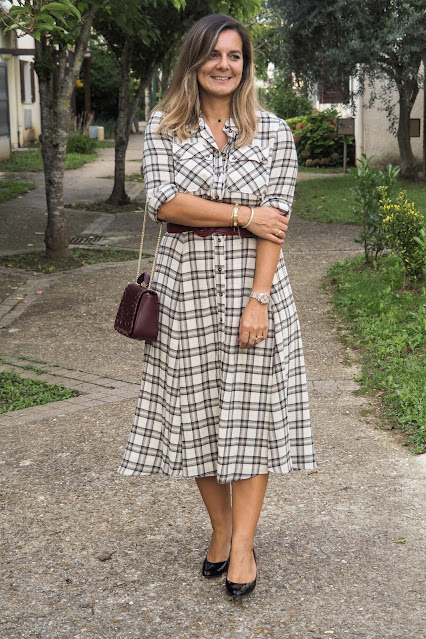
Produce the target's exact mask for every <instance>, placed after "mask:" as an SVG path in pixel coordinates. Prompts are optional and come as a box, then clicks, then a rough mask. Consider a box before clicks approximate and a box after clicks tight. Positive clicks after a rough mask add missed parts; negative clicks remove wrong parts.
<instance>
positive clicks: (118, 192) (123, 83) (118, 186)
mask: <svg viewBox="0 0 426 639" xmlns="http://www.w3.org/2000/svg"><path fill="white" fill-rule="evenodd" d="M130 45H131V42H130V38H126V42H125V44H124V47H123V50H122V54H121V60H120V91H119V100H118V117H117V126H116V130H115V167H114V186H113V189H112V193H111V195H110V196H109V198H108V199H107V203H108V204H112V205H114V206H123V205H124V204H130V198H129V196H128V195H127V193H126V153H127V147H128V145H129V137H130V130H131V126H132V122H133V119H134V117H135V115H136V112H137V110H138V108H139V104H140V101H141V97H142V94H143V92H144V90H145V85H146V82H147V78H148V77H149V76H150V75H151V73H152V69H148V70H147V73H146V75H145V74H144V77H143V78H141V79H140V82H139V87H138V89H137V91H136V95H135V97H134V100H133V102H132V103H130V101H129V82H128V77H129V66H130V55H129V54H130Z"/></svg>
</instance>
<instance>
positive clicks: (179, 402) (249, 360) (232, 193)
mask: <svg viewBox="0 0 426 639" xmlns="http://www.w3.org/2000/svg"><path fill="white" fill-rule="evenodd" d="M143 169H144V175H145V183H146V197H147V203H148V212H149V214H150V216H151V217H152V219H154V220H156V221H157V220H160V221H163V222H166V223H167V233H166V234H165V236H164V237H163V239H162V243H161V247H160V251H159V254H158V260H157V267H156V272H155V278H154V279H155V281H154V282H153V288H154V289H155V290H156V291H157V292H158V294H159V299H160V304H161V307H160V313H161V315H160V331H159V336H158V340H157V341H156V342H152V343H147V344H146V345H145V356H144V369H143V377H142V387H141V393H140V396H139V400H138V403H137V407H136V414H135V420H134V425H133V429H132V432H131V434H130V439H129V442H128V445H127V449H126V453H125V455H124V459H123V462H122V464H121V466H120V469H119V473H121V474H123V475H140V474H147V473H156V472H160V471H161V472H164V473H166V474H168V475H170V476H176V475H183V476H184V477H193V478H195V480H196V482H197V485H198V488H199V490H200V493H201V496H202V498H203V500H204V503H205V505H206V507H207V510H208V514H209V516H210V520H211V524H212V528H213V534H212V538H211V542H210V547H209V550H208V553H207V556H206V559H205V560H204V564H203V570H202V572H203V575H204V576H205V577H215V576H218V575H220V574H222V573H225V572H226V571H227V580H226V590H227V592H228V593H229V594H230V595H233V596H235V597H241V596H244V595H246V594H248V593H249V592H251V591H252V590H253V589H254V587H255V584H256V572H257V567H256V558H255V555H254V550H253V546H254V535H255V531H256V526H257V522H258V519H259V515H260V511H261V507H262V503H263V498H264V495H265V490H266V486H267V482H268V473H269V471H273V472H276V473H288V472H289V471H291V470H292V469H294V468H304V469H310V468H314V467H315V460H314V452H313V445H312V437H311V426H310V418H309V406H308V397H307V391H306V379H305V372H304V360H303V352H302V344H301V339H300V328H299V323H298V319H297V314H296V308H295V304H294V300H293V297H292V292H291V289H290V285H289V282H288V278H287V272H286V268H285V264H284V260H283V256H282V254H281V247H282V244H283V241H284V237H285V233H286V231H287V227H288V218H289V214H290V207H291V204H292V200H293V192H294V184H295V180H296V173H297V157H296V153H295V149H294V143H293V139H292V136H291V132H290V130H289V128H288V126H287V125H286V124H285V122H284V121H283V120H280V119H278V118H277V117H275V116H274V115H272V114H270V113H267V112H265V111H261V110H259V109H258V108H257V103H256V98H255V89H254V72H253V53H252V46H251V42H250V38H249V35H248V33H247V31H246V30H245V29H244V27H243V26H242V25H241V24H240V23H239V22H237V21H236V20H234V19H233V18H231V17H229V16H226V15H222V14H215V15H209V16H207V17H205V18H203V19H201V20H199V22H197V23H196V24H195V25H194V26H193V27H192V29H191V31H190V32H189V34H188V36H187V38H186V40H185V43H184V45H183V48H182V51H181V54H180V58H179V61H178V64H177V69H176V72H175V75H174V78H173V81H172V84H171V87H170V90H169V92H168V93H167V95H166V97H165V98H164V99H163V101H162V102H161V104H160V105H159V107H158V110H157V111H155V112H154V113H153V114H152V116H151V118H150V120H149V122H148V124H147V127H146V133H145V145H144V159H143ZM231 484H232V500H231ZM231 541H232V545H231Z"/></svg>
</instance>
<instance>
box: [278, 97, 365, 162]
mask: <svg viewBox="0 0 426 639" xmlns="http://www.w3.org/2000/svg"><path fill="white" fill-rule="evenodd" d="M338 115H339V114H338V112H337V111H335V110H334V109H326V110H325V111H314V112H313V113H311V114H309V115H304V116H300V117H296V118H290V119H288V120H287V124H288V125H289V126H290V128H291V130H292V132H293V136H294V141H295V143H296V149H297V155H298V158H299V162H300V163H301V164H303V165H305V166H336V165H338V164H342V161H343V160H342V158H343V135H337V132H336V123H337V117H338ZM354 152H355V139H354V138H353V137H349V138H348V159H349V162H352V163H353V161H354Z"/></svg>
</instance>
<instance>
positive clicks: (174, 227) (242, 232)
mask: <svg viewBox="0 0 426 639" xmlns="http://www.w3.org/2000/svg"><path fill="white" fill-rule="evenodd" d="M187 231H192V232H193V233H195V235H198V236H199V237H207V236H209V235H213V233H217V234H219V235H237V236H238V237H256V236H255V235H254V234H253V233H252V232H251V231H249V230H248V229H243V228H241V227H240V228H239V229H234V228H233V227H232V226H208V227H206V228H199V227H196V226H183V225H182V224H173V223H172V222H167V233H185V232H187ZM238 231H239V233H238Z"/></svg>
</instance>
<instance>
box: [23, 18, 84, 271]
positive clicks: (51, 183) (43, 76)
mask: <svg viewBox="0 0 426 639" xmlns="http://www.w3.org/2000/svg"><path fill="white" fill-rule="evenodd" d="M95 12H96V7H95V6H93V7H92V8H91V9H90V10H89V11H88V13H87V14H86V15H85V17H84V21H83V23H82V25H81V31H80V35H79V37H78V39H77V41H76V45H75V49H74V53H73V55H71V56H70V55H67V47H66V46H63V47H59V48H58V49H56V48H54V47H53V46H51V45H50V44H49V38H48V37H46V36H42V37H41V40H40V41H37V40H36V41H35V69H36V72H37V75H38V78H39V87H40V110H41V153H42V158H43V167H44V179H45V188H46V205H47V226H46V231H45V237H44V241H45V245H46V256H47V257H49V258H51V259H53V260H59V259H61V258H63V257H65V256H66V255H67V254H68V244H69V237H68V230H67V224H66V220H65V215H64V172H65V154H66V147H67V140H68V133H69V127H70V115H71V111H70V107H71V97H72V93H73V90H74V86H75V82H76V80H77V78H78V75H79V73H80V69H81V65H82V64H83V58H84V53H85V51H86V49H87V43H88V41H89V37H90V32H91V28H92V23H93V18H94V16H95Z"/></svg>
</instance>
